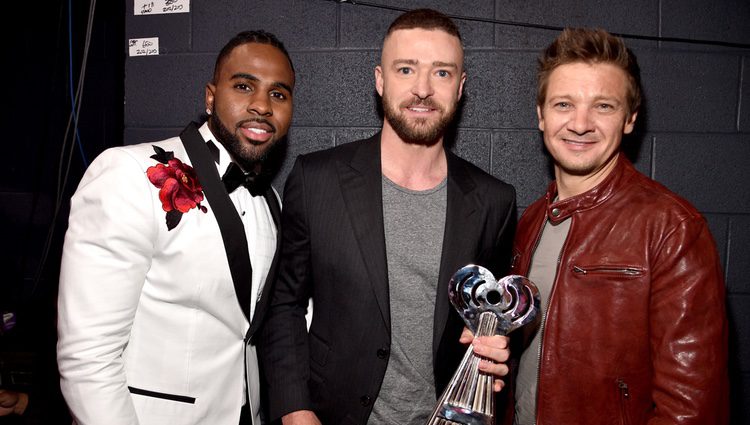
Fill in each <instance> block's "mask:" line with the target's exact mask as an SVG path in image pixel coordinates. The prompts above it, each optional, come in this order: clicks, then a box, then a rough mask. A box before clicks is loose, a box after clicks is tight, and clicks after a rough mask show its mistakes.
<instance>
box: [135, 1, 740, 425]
mask: <svg viewBox="0 0 750 425" xmlns="http://www.w3.org/2000/svg"><path fill="white" fill-rule="evenodd" d="M128 3H129V4H128V6H127V8H126V9H127V10H126V38H128V39H129V38H143V37H159V43H160V44H159V47H160V54H159V55H158V56H148V57H131V58H127V59H126V69H125V70H126V78H125V117H124V124H125V134H124V139H125V143H138V142H144V141H149V140H154V139H158V138H163V137H167V136H172V135H175V134H177V133H178V132H179V131H180V130H181V129H182V127H183V126H184V125H185V124H186V123H187V122H188V121H189V120H199V118H200V114H201V113H202V111H203V109H204V107H203V96H204V85H205V83H206V82H207V81H208V79H209V78H210V76H211V72H212V69H213V61H214V59H215V56H216V54H217V53H218V50H219V49H220V48H221V46H222V45H223V44H224V43H225V42H226V41H227V40H228V39H229V38H230V37H231V36H232V35H234V34H235V33H237V32H239V31H242V30H245V29H258V28H260V29H265V30H268V31H271V32H273V33H275V34H277V35H278V36H279V37H280V38H281V40H282V41H283V42H284V43H285V44H286V46H287V48H288V49H289V51H290V53H291V56H292V59H293V60H294V65H295V68H296V70H297V87H296V92H295V115H294V121H293V126H292V129H291V131H290V135H289V138H288V148H287V157H286V160H285V162H284V164H283V166H282V169H281V171H280V173H279V175H278V177H277V178H276V180H275V186H276V187H277V189H278V190H279V191H281V190H282V189H283V184H284V180H285V178H286V175H287V173H288V172H289V170H290V167H291V165H292V163H293V161H294V158H295V157H296V156H297V155H298V154H300V153H305V152H310V151H315V150H318V149H323V148H326V147H330V146H334V145H336V144H340V143H344V142H347V141H351V140H354V139H357V138H361V137H364V136H368V135H370V134H372V133H373V132H375V131H377V129H378V128H379V127H380V119H379V115H378V112H377V107H376V102H377V96H376V94H375V90H374V84H373V82H374V79H373V68H374V66H375V65H376V64H377V63H378V60H379V47H380V43H381V39H382V35H383V34H384V32H385V30H386V28H387V26H388V24H389V23H390V21H391V20H392V19H393V18H394V17H396V16H397V15H398V14H399V12H398V11H394V10H388V9H384V8H379V7H373V6H370V5H363V4H359V5H352V4H341V3H338V2H334V1H326V0H223V1H221V2H218V1H209V0H194V1H192V4H191V5H190V13H188V14H171V15H151V16H135V15H134V14H133V9H132V8H133V2H132V1H131V2H128ZM366 3H368V4H376V5H382V6H394V7H400V8H416V7H432V8H436V9H439V10H441V11H443V12H445V13H448V14H451V15H456V16H463V17H467V18H472V17H473V18H480V19H495V20H498V21H515V22H523V23H533V24H543V25H549V26H554V27H562V26H588V27H594V26H598V27H603V28H605V29H607V30H609V31H610V32H615V33H621V34H636V35H643V36H660V37H669V38H680V39H697V40H714V41H723V42H732V43H750V3H748V2H746V1H741V0H718V1H712V2H708V1H699V0H659V1H646V0H628V1H626V0H612V1H608V2H604V1H594V0H588V1H579V0H560V1H557V2H548V1H544V2H542V1H528V0H523V1H522V0H441V1H427V0H418V1H415V0H412V1H407V0H390V1H389V0H370V1H368V2H366ZM457 23H458V25H459V27H460V28H461V31H462V33H463V37H464V41H465V45H466V68H467V73H468V75H469V79H468V83H467V87H466V92H465V100H464V103H463V107H462V109H461V115H460V121H459V125H458V130H457V133H456V137H455V143H454V145H453V149H454V150H455V151H456V152H457V153H458V154H459V155H461V156H463V157H465V158H467V159H469V160H471V161H472V162H474V163H475V164H477V165H478V166H480V167H481V168H483V169H485V170H487V171H488V172H490V173H492V174H493V175H495V176H497V177H499V178H500V179H502V180H505V181H507V182H509V183H511V184H513V185H514V186H515V187H516V189H517V191H518V202H519V207H520V209H521V210H523V208H524V207H526V206H527V205H528V204H529V203H530V202H531V201H532V200H533V199H535V198H536V197H537V196H539V195H540V194H541V193H542V192H543V188H544V187H545V186H546V184H547V182H548V181H549V179H550V166H549V161H548V159H547V157H546V156H545V153H544V151H543V148H542V144H541V137H540V135H539V132H538V131H537V127H536V117H535V112H534V94H535V80H534V74H535V64H536V62H535V61H536V57H537V55H538V53H539V51H540V50H541V49H542V48H543V47H544V46H546V45H547V44H548V43H549V42H550V41H551V40H552V39H553V38H554V37H555V36H556V35H557V33H558V31H556V30H547V29H536V28H527V27H518V26H511V25H504V24H495V23H490V22H480V21H472V20H464V19H457ZM626 42H627V43H628V45H629V46H630V47H631V48H632V49H633V51H634V52H635V53H636V55H637V57H638V60H639V63H640V65H641V68H642V74H643V83H644V88H645V96H646V103H645V108H644V110H643V111H642V113H641V115H640V116H639V120H640V123H639V125H638V127H637V130H636V134H634V135H633V136H632V137H630V138H628V139H627V140H626V141H625V144H626V145H627V152H628V154H629V156H630V157H631V159H632V160H634V161H635V164H636V166H637V168H638V169H639V170H641V171H642V172H643V173H645V174H647V175H649V176H651V177H653V178H655V179H656V180H658V181H660V182H661V183H663V184H665V185H666V186H668V187H669V188H671V189H672V190H674V191H675V192H677V193H679V194H680V195H682V196H684V197H685V198H687V199H688V200H690V201H691V202H693V203H694V204H695V205H696V207H697V208H698V209H699V210H701V211H702V212H703V214H704V215H705V216H706V217H707V219H708V221H709V223H710V226H711V230H712V232H713V235H714V238H715V239H716V242H717V244H718V247H719V251H720V253H721V258H722V261H723V262H724V269H725V272H726V279H727V289H728V294H727V301H728V308H729V316H730V324H731V328H730V346H731V354H730V356H731V358H730V362H731V368H730V371H729V373H730V376H731V380H732V398H733V423H735V424H740V423H748V422H747V421H748V419H745V418H748V417H750V408H748V407H747V406H746V405H747V401H748V400H750V188H748V184H749V183H750V49H748V48H746V47H745V48H742V47H732V46H729V47H727V46H716V45H712V44H700V43H699V44H691V43H684V42H679V41H677V42H670V41H650V40H640V39H630V38H627V39H626ZM123 46H126V40H123ZM706 320H712V318H710V317H707V318H706Z"/></svg>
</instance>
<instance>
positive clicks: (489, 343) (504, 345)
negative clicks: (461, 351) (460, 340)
mask: <svg viewBox="0 0 750 425" xmlns="http://www.w3.org/2000/svg"><path fill="white" fill-rule="evenodd" d="M472 346H473V350H474V353H475V354H476V355H478V356H480V357H483V359H482V360H481V361H480V362H479V370H480V371H481V372H484V373H487V374H490V375H492V376H494V377H495V378H496V379H495V380H494V382H493V388H492V389H493V391H495V392H499V391H501V390H502V389H503V387H504V386H505V382H503V380H502V379H500V378H502V377H503V376H505V375H507V374H508V372H509V369H508V366H507V365H506V364H505V362H506V361H507V360H508V358H509V357H510V349H509V348H508V338H507V337H504V336H500V335H495V336H485V337H478V338H475V339H474V341H473V342H472Z"/></svg>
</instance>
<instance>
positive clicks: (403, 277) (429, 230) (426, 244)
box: [368, 176, 447, 425]
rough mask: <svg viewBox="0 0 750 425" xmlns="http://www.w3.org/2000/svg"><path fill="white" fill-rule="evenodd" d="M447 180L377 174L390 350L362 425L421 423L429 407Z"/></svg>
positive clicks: (432, 401) (432, 394)
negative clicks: (413, 182)
mask: <svg viewBox="0 0 750 425" xmlns="http://www.w3.org/2000/svg"><path fill="white" fill-rule="evenodd" d="M446 182H447V179H445V180H443V181H442V182H441V183H440V184H439V185H437V186H436V187H434V188H432V189H428V190H421V191H414V190H409V189H406V188H403V187H401V186H398V185H397V184H395V183H394V182H392V181H390V180H388V178H386V177H385V176H383V222H384V226H385V246H386V255H387V263H388V286H389V295H390V310H391V311H390V313H391V315H390V316H391V352H390V358H389V360H388V367H387V369H386V372H385V378H384V380H383V385H382V386H381V388H380V393H379V394H378V397H377V399H376V401H375V405H374V406H373V411H372V414H371V415H370V418H369V420H368V424H371V425H372V424H389V425H392V424H414V425H422V424H424V423H425V422H426V421H427V418H428V417H429V415H430V414H431V413H432V409H434V407H435V402H436V397H435V380H434V377H433V367H432V332H433V321H434V316H435V297H436V294H437V292H436V291H437V286H438V274H439V272H440V257H441V254H442V247H443V233H444V232H445V211H446V206H447V186H446Z"/></svg>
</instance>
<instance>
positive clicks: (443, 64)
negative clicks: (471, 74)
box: [393, 59, 458, 69]
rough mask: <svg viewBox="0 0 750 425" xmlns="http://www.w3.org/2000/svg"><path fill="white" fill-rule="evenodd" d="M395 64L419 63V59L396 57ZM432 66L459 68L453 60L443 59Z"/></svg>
mask: <svg viewBox="0 0 750 425" xmlns="http://www.w3.org/2000/svg"><path fill="white" fill-rule="evenodd" d="M393 64H394V65H401V64H404V65H419V61H418V60H416V59H396V60H394V61H393ZM432 66H435V67H440V68H455V69H458V65H456V64H455V63H453V62H442V61H434V62H432Z"/></svg>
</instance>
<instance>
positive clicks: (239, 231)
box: [180, 123, 253, 322]
mask: <svg viewBox="0 0 750 425" xmlns="http://www.w3.org/2000/svg"><path fill="white" fill-rule="evenodd" d="M180 139H182V144H183V145H185V150H186V151H187V154H188V156H189V157H190V161H191V162H192V164H193V168H194V169H195V172H196V174H198V179H199V181H200V182H201V185H202V186H203V193H204V194H205V195H206V198H207V199H208V203H209V204H210V206H211V208H213V213H214V216H215V217H216V221H217V222H218V223H219V230H220V231H221V239H222V240H223V242H224V249H225V250H226V253H227V259H228V260H229V270H230V272H231V274H232V282H234V290H235V292H236V293H237V300H238V302H239V303H240V307H241V308H242V312H243V313H245V317H247V320H248V322H249V321H250V300H251V297H252V275H253V270H252V266H251V264H250V253H249V252H248V248H247V238H245V228H244V226H243V225H242V220H241V219H240V216H239V214H237V209H236V208H235V207H234V204H233V203H232V201H231V200H230V199H229V195H227V192H226V190H225V189H224V185H223V184H222V183H221V178H220V177H219V172H218V171H217V170H216V165H215V164H214V161H213V159H212V158H211V152H210V151H209V150H208V146H207V145H206V142H205V141H204V140H203V137H201V135H200V133H199V132H198V128H197V127H196V125H195V123H190V124H189V125H188V126H187V127H186V128H185V130H183V131H182V134H180Z"/></svg>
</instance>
